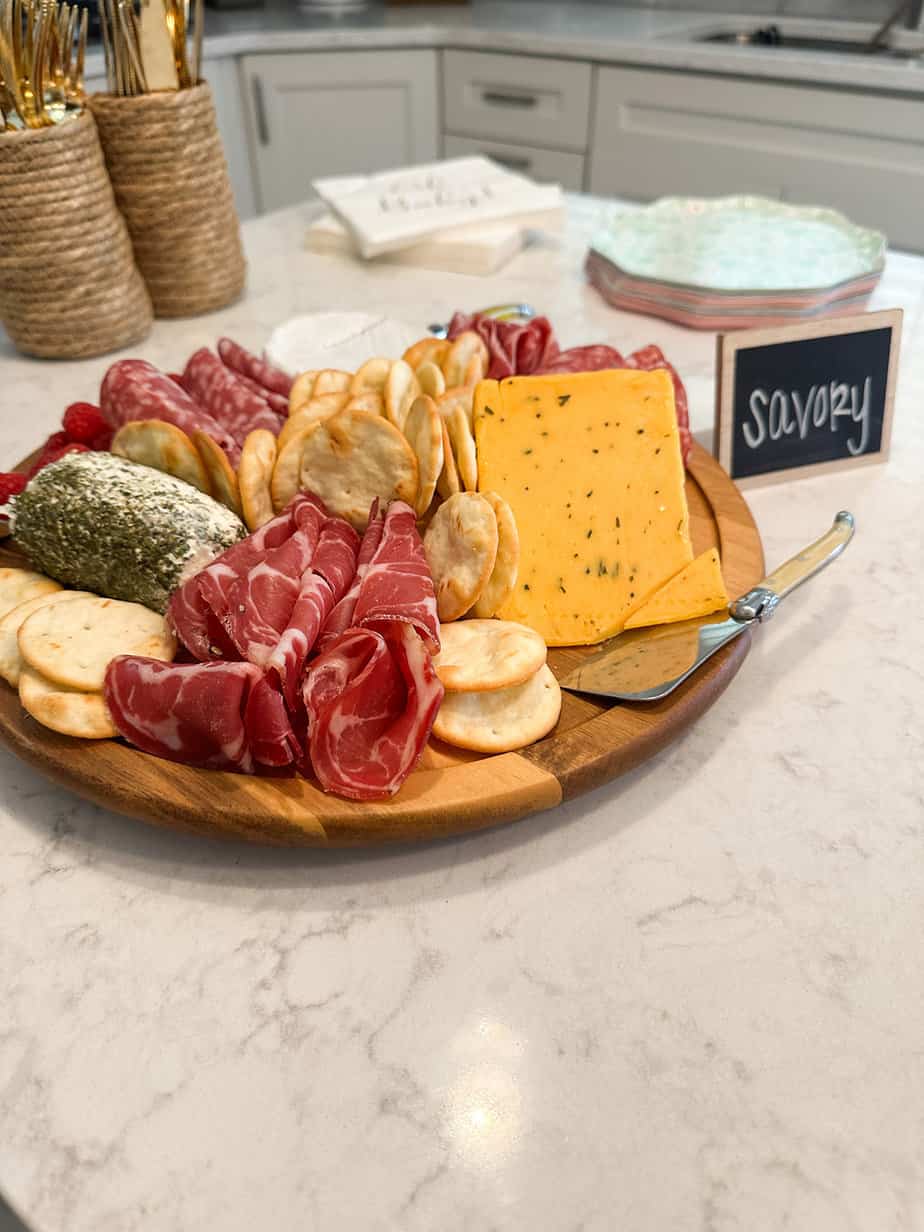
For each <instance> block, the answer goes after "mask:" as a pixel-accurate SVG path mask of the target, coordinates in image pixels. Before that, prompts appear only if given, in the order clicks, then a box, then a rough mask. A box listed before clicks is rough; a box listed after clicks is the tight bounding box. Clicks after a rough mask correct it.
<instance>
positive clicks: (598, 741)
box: [0, 445, 764, 846]
mask: <svg viewBox="0 0 924 1232" xmlns="http://www.w3.org/2000/svg"><path fill="white" fill-rule="evenodd" d="M687 500H688V503H689V507H690V524H691V529H692V536H693V546H694V549H695V550H696V552H702V551H705V549H706V548H709V547H713V546H718V548H719V551H720V553H721V557H722V568H723V572H724V574H725V581H726V585H727V587H728V590H729V593H730V594H732V595H739V594H742V593H743V592H744V591H746V590H748V589H749V588H750V587H751V586H753V585H754V584H755V583H756V582H758V581H759V580H760V579H761V577H762V576H763V572H764V561H763V549H762V547H761V542H760V536H759V535H758V533H757V527H756V526H755V525H754V520H753V518H752V517H751V513H750V510H749V509H748V507H747V505H746V504H745V503H744V500H743V498H742V497H741V494H740V493H739V492H738V489H737V488H736V487H735V485H734V484H733V483H732V481H731V479H730V478H729V477H728V475H727V474H726V473H725V471H723V470H722V468H721V467H720V466H719V464H718V462H716V461H715V459H714V458H712V457H711V456H710V455H709V454H707V453H706V451H705V450H704V449H702V448H701V447H700V446H698V445H694V447H693V454H692V457H691V459H690V465H689V470H688V476H687ZM749 646H750V633H749V632H746V633H744V634H742V635H741V636H740V637H738V638H736V639H735V640H734V641H733V642H731V643H730V644H729V645H728V646H727V647H726V648H725V649H724V650H721V651H719V653H718V654H716V655H715V656H714V657H713V658H712V659H710V660H709V662H708V663H707V664H706V665H705V666H704V667H702V668H701V669H700V670H699V672H697V673H696V674H695V675H694V676H692V677H691V678H690V679H689V680H688V681H687V682H686V683H685V684H683V685H681V686H680V688H679V689H677V690H676V691H675V692H674V693H672V694H671V696H670V697H668V698H665V699H664V700H663V701H660V702H647V703H644V704H638V703H633V704H631V705H624V704H616V705H607V704H605V703H599V702H596V701H592V700H591V699H589V698H585V697H578V696H576V695H574V694H572V693H565V694H564V703H563V706H562V712H561V719H560V720H559V723H558V726H557V727H556V728H555V730H554V731H553V732H552V733H551V735H549V736H548V737H546V739H545V740H541V741H539V743H538V744H535V745H532V746H531V747H530V748H526V749H523V750H522V751H521V752H518V753H502V754H499V755H497V756H494V757H481V756H479V755H478V754H474V753H464V752H462V751H460V750H458V749H452V748H449V747H448V746H446V745H442V744H439V743H438V742H436V741H434V742H432V743H431V744H430V745H429V746H428V748H427V749H426V751H425V752H424V756H423V759H422V761H421V764H420V766H419V768H418V769H417V770H416V771H415V772H414V774H412V775H411V777H410V778H409V779H408V781H407V782H406V783H405V785H404V786H403V787H402V788H401V790H400V791H399V792H398V794H397V795H396V796H395V797H394V798H393V799H391V800H389V801H386V802H384V803H373V804H359V803H353V802H351V801H348V800H340V799H338V798H337V797H335V796H328V795H325V794H324V793H323V792H322V791H320V790H319V789H318V788H317V787H316V786H314V784H313V783H311V782H309V781H307V780H305V779H302V778H298V777H295V778H288V779H286V778H252V777H250V776H247V775H242V774H226V773H223V772H219V771H212V770H195V769H193V768H191V767H189V766H181V765H175V764H174V763H173V762H168V761H160V760H159V759H158V758H155V757H150V756H148V755H147V754H146V753H139V752H137V751H136V750H135V749H132V748H130V747H129V746H128V745H127V744H123V743H122V742H121V741H118V740H97V741H93V740H75V739H72V738H71V737H68V736H59V735H58V734H57V733H55V732H52V731H49V730H48V729H47V728H45V727H42V726H41V725H40V724H38V723H36V722H35V721H34V720H33V719H32V718H31V717H30V716H29V715H28V714H26V713H25V711H24V710H23V709H22V707H21V706H20V704H19V698H18V696H17V694H16V693H15V691H14V690H13V689H11V688H9V686H7V685H5V684H2V682H0V739H2V740H3V742H4V743H5V744H6V745H7V746H8V747H9V748H10V749H12V751H13V752H14V753H15V754H16V755H17V756H18V757H21V758H22V759H23V761H26V762H28V763H29V764H30V765H32V766H35V767H36V769H38V770H40V771H42V773H43V774H46V775H48V777H49V778H52V779H54V780H55V781H56V782H58V783H62V784H63V785H64V786H65V787H69V788H70V789H71V790H72V791H75V792H76V793H77V794H78V795H81V796H85V797H86V798H87V799H89V800H92V801H94V803H96V804H100V805H103V806H104V807H106V808H110V809H114V810H115V811H116V812H118V813H125V814H127V815H128V816H130V817H138V818H142V819H143V820H145V821H150V822H154V824H156V825H160V826H169V827H172V828H174V829H183V830H191V831H195V832H197V833H200V834H209V835H215V836H221V837H224V838H240V839H246V840H247V841H248V842H252V843H264V844H274V845H292V846H295V845H317V846H346V845H357V844H363V843H381V842H388V841H396V840H398V841H407V840H411V839H431V838H438V837H442V836H444V835H450V834H461V833H464V832H466V831H469V830H480V829H483V828H484V827H486V826H493V825H498V824H499V823H500V822H506V821H516V820H517V819H518V818H520V817H525V816H527V815H528V814H529V813H535V812H538V811H539V810H540V809H546V808H551V807H553V806H554V805H556V804H559V803H560V802H561V801H562V800H567V799H570V798H571V797H572V796H577V795H580V794H581V793H582V792H585V791H589V790H590V789H591V788H593V787H597V786H599V785H600V784H601V783H605V782H606V781H607V780H608V779H613V778H616V777H617V776H618V775H620V774H624V773H625V772H626V771H627V770H631V769H633V767H635V766H638V765H639V764H640V763H641V762H643V761H645V760H646V759H647V758H649V757H651V756H652V755H653V754H655V753H657V752H658V751H659V750H661V749H663V748H664V747H665V746H666V745H668V744H670V743H671V741H672V740H674V739H675V738H676V737H677V736H678V735H679V734H680V733H681V732H682V731H683V730H684V729H685V728H686V727H688V726H689V725H690V724H691V723H692V722H693V721H694V720H695V719H697V718H698V717H699V716H700V715H701V714H702V713H703V712H704V711H705V710H707V709H708V708H709V707H710V706H711V705H712V703H713V702H714V701H715V700H716V698H717V697H718V696H719V694H720V693H721V692H722V691H723V689H724V688H725V686H726V685H727V684H728V682H729V681H730V680H731V678H732V677H733V676H734V674H735V673H736V672H737V670H738V668H739V667H740V666H741V664H742V662H743V660H744V657H745V655H746V654H747V652H748V648H749ZM588 653H591V651H588V650H583V649H580V648H575V649H565V650H553V651H551V652H550V655H549V662H550V663H551V665H552V667H553V669H554V670H555V671H556V672H558V673H559V674H561V673H563V672H565V671H567V670H568V669H569V668H571V667H572V666H573V665H574V664H575V663H577V662H578V661H579V659H580V658H581V656H583V655H586V654H588Z"/></svg>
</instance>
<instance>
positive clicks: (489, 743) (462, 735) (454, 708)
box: [433, 663, 561, 753]
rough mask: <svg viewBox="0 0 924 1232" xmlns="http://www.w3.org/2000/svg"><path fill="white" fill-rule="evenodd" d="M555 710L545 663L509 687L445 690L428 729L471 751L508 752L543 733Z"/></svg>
mask: <svg viewBox="0 0 924 1232" xmlns="http://www.w3.org/2000/svg"><path fill="white" fill-rule="evenodd" d="M559 714H561V689H560V688H559V687H558V681H557V680H556V679H555V676H554V675H553V674H552V669H551V668H550V667H549V665H548V664H547V663H546V664H543V666H542V667H540V668H539V670H538V672H535V673H534V674H533V675H532V676H530V678H529V679H528V680H527V681H525V682H524V683H523V684H515V685H514V686H513V687H512V688H510V689H490V690H488V691H483V692H480V693H446V694H445V696H444V697H443V702H442V705H441V706H440V709H439V713H438V714H437V716H436V721H435V722H434V724H433V735H434V736H436V738H437V740H443V741H445V742H446V744H454V745H455V746H456V747H457V748H460V749H471V750H473V751H474V752H476V753H509V752H510V751H511V750H512V749H522V748H524V747H525V746H526V745H527V744H533V743H534V742H535V741H536V740H541V739H542V737H543V736H547V735H548V734H549V732H550V731H551V730H552V728H553V727H554V726H555V724H556V723H557V722H558V716H559Z"/></svg>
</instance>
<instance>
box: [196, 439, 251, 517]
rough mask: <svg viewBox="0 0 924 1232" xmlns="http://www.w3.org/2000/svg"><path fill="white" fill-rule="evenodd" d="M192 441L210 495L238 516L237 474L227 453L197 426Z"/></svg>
mask: <svg viewBox="0 0 924 1232" xmlns="http://www.w3.org/2000/svg"><path fill="white" fill-rule="evenodd" d="M192 442H193V444H194V445H195V447H196V449H197V450H198V452H199V457H200V458H201V459H202V464H203V466H204V467H205V470H206V474H207V475H208V477H209V487H210V489H211V492H210V494H211V496H212V497H213V498H214V499H215V500H217V501H218V502H219V503H220V504H222V505H226V506H227V507H228V509H230V510H231V512H232V513H236V514H237V516H238V517H240V516H241V513H242V512H243V511H242V509H241V492H240V488H239V487H238V483H237V475H235V473H234V470H233V468H232V466H231V463H230V462H229V461H228V455H227V454H226V453H225V451H224V450H223V449H222V447H221V446H220V445H217V444H216V443H215V441H213V440H212V438H211V437H210V436H207V435H206V434H205V433H204V432H201V431H200V430H199V429H198V428H196V430H195V431H194V432H193V434H192Z"/></svg>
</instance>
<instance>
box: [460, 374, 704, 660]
mask: <svg viewBox="0 0 924 1232" xmlns="http://www.w3.org/2000/svg"><path fill="white" fill-rule="evenodd" d="M473 409H474V424H475V441H476V444H477V449H478V486H479V489H480V490H481V491H485V492H497V493H499V494H500V495H501V496H502V497H503V498H504V500H506V501H507V503H508V504H509V505H510V507H511V509H512V510H513V513H514V516H515V518H516V522H517V529H518V532H519V536H520V565H519V575H518V577H517V583H516V587H515V589H514V592H513V594H512V595H511V597H510V599H509V600H508V601H507V602H506V603H504V604H503V606H502V608H501V610H500V611H499V612H498V613H497V615H498V616H500V617H501V619H503V620H514V621H518V622H520V623H521V624H525V625H529V626H530V627H531V628H533V629H535V630H536V631H537V632H538V633H540V634H541V635H542V636H543V637H544V638H545V640H546V643H547V644H548V645H550V646H574V645H591V644H593V643H595V642H600V641H602V640H603V639H604V638H607V637H610V636H612V635H613V634H614V633H618V632H619V631H620V629H622V628H623V626H624V625H625V623H626V620H627V619H628V618H629V617H630V616H631V615H632V613H633V612H635V611H636V610H637V609H638V608H640V607H641V606H642V604H643V603H644V602H645V601H646V600H647V599H648V598H649V596H650V595H652V594H653V593H654V592H655V591H656V590H658V589H659V588H660V587H661V586H662V585H663V583H664V582H666V581H667V580H668V579H669V578H671V577H673V576H674V574H675V573H678V572H679V571H680V570H681V569H682V568H683V567H684V566H685V565H687V564H689V562H690V561H691V560H692V559H693V551H692V548H691V546H690V533H689V516H688V513H687V502H686V495H685V492H684V469H683V462H682V459H681V456H680V441H679V438H678V435H677V418H676V415H675V413H674V389H673V384H672V382H671V378H670V376H669V374H668V373H667V372H665V371H655V372H636V371H634V370H632V369H620V370H605V371H601V372H579V373H556V374H554V375H549V376H534V377H509V378H507V379H506V380H503V381H500V382H497V381H482V382H480V384H479V385H478V386H477V387H476V391H475V399H474V408H473Z"/></svg>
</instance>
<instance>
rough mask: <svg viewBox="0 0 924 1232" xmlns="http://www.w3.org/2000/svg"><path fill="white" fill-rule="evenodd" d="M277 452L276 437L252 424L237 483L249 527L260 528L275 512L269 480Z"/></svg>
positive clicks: (242, 454) (266, 429) (251, 528)
mask: <svg viewBox="0 0 924 1232" xmlns="http://www.w3.org/2000/svg"><path fill="white" fill-rule="evenodd" d="M277 452H278V446H277V445H276V438H275V436H273V434H272V432H270V431H269V429H268V428H255V429H254V430H253V432H249V433H248V434H247V438H246V440H245V441H244V445H243V448H242V449H241V460H240V462H239V463H238V466H237V483H238V487H239V488H240V492H241V507H242V508H243V510H244V521H245V522H246V523H247V529H248V530H259V529H260V527H261V526H265V525H266V523H267V522H269V521H270V520H271V519H272V517H273V513H274V512H275V511H274V509H273V498H272V495H271V493H270V482H271V481H272V478H273V469H274V467H275V465H276V454H277Z"/></svg>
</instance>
